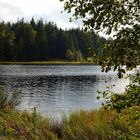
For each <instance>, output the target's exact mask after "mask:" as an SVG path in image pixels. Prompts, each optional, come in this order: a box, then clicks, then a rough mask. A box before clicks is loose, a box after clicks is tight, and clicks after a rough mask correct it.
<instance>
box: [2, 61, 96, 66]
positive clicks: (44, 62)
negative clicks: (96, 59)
mask: <svg viewBox="0 0 140 140" xmlns="http://www.w3.org/2000/svg"><path fill="white" fill-rule="evenodd" d="M0 65H97V64H95V63H93V62H69V61H23V62H20V61H15V62H14V61H5V62H0Z"/></svg>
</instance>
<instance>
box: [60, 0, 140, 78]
mask: <svg viewBox="0 0 140 140" xmlns="http://www.w3.org/2000/svg"><path fill="white" fill-rule="evenodd" d="M60 1H64V2H65V5H64V9H65V10H66V11H67V12H68V13H70V12H72V13H73V17H75V18H81V19H82V20H83V23H84V27H85V29H87V30H95V31H103V32H104V33H105V34H108V35H111V34H112V33H113V34H114V38H113V41H109V42H108V43H107V44H106V45H105V46H104V48H103V49H102V56H101V59H100V62H99V63H100V65H102V67H103V71H108V70H110V69H111V68H113V69H114V70H118V71H119V73H118V74H119V75H120V76H121V74H122V73H124V72H125V71H124V70H123V69H122V67H123V65H126V69H132V68H134V67H136V66H137V65H138V64H139V63H140V61H139V60H140V1H139V0H60Z"/></svg>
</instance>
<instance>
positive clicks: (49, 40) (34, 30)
mask: <svg viewBox="0 0 140 140" xmlns="http://www.w3.org/2000/svg"><path fill="white" fill-rule="evenodd" d="M87 40H88V41H87ZM104 41H105V39H104V38H100V37H99V36H98V35H96V34H95V33H94V32H92V34H91V33H90V32H88V33H87V34H86V37H85V32H84V31H83V30H82V29H81V30H80V29H71V30H62V29H59V28H57V26H56V25H54V24H53V23H44V22H43V21H42V20H39V21H36V22H35V21H34V19H33V18H32V20H31V21H30V22H24V19H22V20H19V21H18V22H16V23H14V24H12V23H4V22H0V60H1V61H48V60H52V59H57V60H70V61H82V59H83V57H84V58H87V57H88V53H87V48H95V50H98V49H99V47H100V46H101V44H103V42H104ZM89 44H90V45H89ZM69 50H71V51H72V53H71V52H70V51H69ZM72 55H73V56H72Z"/></svg>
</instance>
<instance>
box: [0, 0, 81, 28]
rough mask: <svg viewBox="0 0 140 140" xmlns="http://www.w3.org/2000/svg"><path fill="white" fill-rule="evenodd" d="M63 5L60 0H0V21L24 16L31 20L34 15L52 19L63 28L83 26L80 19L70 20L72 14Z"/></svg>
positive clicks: (14, 19) (14, 20)
mask: <svg viewBox="0 0 140 140" xmlns="http://www.w3.org/2000/svg"><path fill="white" fill-rule="evenodd" d="M63 6H64V3H63V2H60V1H59V0H0V21H3V20H4V21H10V22H16V21H17V20H20V19H22V18H24V19H25V21H29V20H30V19H31V18H32V17H34V18H35V20H39V19H41V18H42V19H43V20H44V21H46V22H49V21H52V22H54V23H56V25H57V26H58V27H61V28H62V29H69V28H77V27H80V26H82V23H81V22H80V21H74V22H69V18H70V14H67V13H66V12H65V11H64V10H63ZM62 11H63V12H62Z"/></svg>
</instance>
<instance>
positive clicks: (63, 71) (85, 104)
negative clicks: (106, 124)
mask: <svg viewBox="0 0 140 140" xmlns="http://www.w3.org/2000/svg"><path fill="white" fill-rule="evenodd" d="M105 81H108V83H105ZM128 83H129V80H128V79H121V80H120V79H118V78H117V76H116V73H115V72H109V73H107V74H106V73H102V72H101V70H100V67H99V66H93V65H0V85H2V86H4V87H5V88H6V90H7V91H8V92H11V93H13V92H19V100H20V104H19V106H18V108H19V109H23V110H24V109H26V110H31V109H32V108H34V107H36V108H37V110H38V111H39V112H41V113H42V114H45V115H50V116H53V117H60V116H61V115H62V114H63V113H64V114H69V113H70V112H72V111H78V110H81V109H82V110H91V109H98V108H99V107H100V106H101V104H102V101H103V100H97V99H96V96H97V90H105V89H106V85H109V84H116V86H115V87H114V89H113V90H114V91H115V92H118V93H119V92H123V91H124V87H125V86H126V85H127V84H128Z"/></svg>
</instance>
